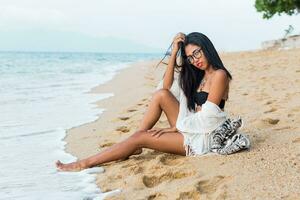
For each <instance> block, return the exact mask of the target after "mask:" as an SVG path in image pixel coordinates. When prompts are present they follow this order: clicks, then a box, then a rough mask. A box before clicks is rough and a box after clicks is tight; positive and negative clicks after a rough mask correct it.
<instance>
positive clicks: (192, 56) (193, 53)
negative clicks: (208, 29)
mask: <svg viewBox="0 0 300 200" xmlns="http://www.w3.org/2000/svg"><path fill="white" fill-rule="evenodd" d="M185 55H186V56H187V60H188V62H189V63H190V64H192V65H194V66H195V67H197V68H199V69H201V70H205V69H207V67H208V62H207V59H206V57H205V55H204V53H203V51H202V50H201V47H199V46H197V45H194V44H188V45H186V46H185Z"/></svg>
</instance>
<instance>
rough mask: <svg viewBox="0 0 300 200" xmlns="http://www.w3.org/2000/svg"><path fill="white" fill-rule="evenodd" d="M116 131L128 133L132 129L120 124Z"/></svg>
mask: <svg viewBox="0 0 300 200" xmlns="http://www.w3.org/2000/svg"><path fill="white" fill-rule="evenodd" d="M116 131H120V132H122V133H128V132H129V131H130V129H129V128H128V127H127V126H120V127H118V128H117V129H116Z"/></svg>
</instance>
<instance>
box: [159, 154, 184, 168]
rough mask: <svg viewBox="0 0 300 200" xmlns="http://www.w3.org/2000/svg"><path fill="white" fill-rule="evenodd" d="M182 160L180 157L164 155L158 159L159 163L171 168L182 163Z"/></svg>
mask: <svg viewBox="0 0 300 200" xmlns="http://www.w3.org/2000/svg"><path fill="white" fill-rule="evenodd" d="M182 159H183V157H182V156H178V155H173V154H165V155H163V156H162V157H161V158H160V159H159V161H160V162H161V163H162V164H164V165H168V166H173V165H178V164H181V163H183V160H182Z"/></svg>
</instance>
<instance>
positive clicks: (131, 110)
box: [127, 109, 137, 112]
mask: <svg viewBox="0 0 300 200" xmlns="http://www.w3.org/2000/svg"><path fill="white" fill-rule="evenodd" d="M127 111H128V112H135V111H137V110H136V109H129V110H127Z"/></svg>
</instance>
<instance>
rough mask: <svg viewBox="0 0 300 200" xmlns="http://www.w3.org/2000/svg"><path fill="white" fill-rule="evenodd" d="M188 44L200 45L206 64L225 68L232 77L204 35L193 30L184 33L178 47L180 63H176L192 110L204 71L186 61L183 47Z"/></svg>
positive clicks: (180, 80)
mask: <svg viewBox="0 0 300 200" xmlns="http://www.w3.org/2000/svg"><path fill="white" fill-rule="evenodd" d="M188 44H193V45H197V46H199V47H201V49H202V51H203V53H204V56H205V57H206V59H207V61H208V64H209V65H211V66H212V68H213V69H215V70H217V69H223V70H225V71H226V74H227V76H228V78H229V79H232V76H231V75H230V73H229V72H228V70H227V69H226V68H225V67H224V65H223V63H222V61H221V59H220V57H219V54H218V52H217V51H216V49H215V47H214V45H213V44H212V42H211V41H210V40H209V38H208V37H207V36H206V35H204V34H202V33H198V32H193V33H190V34H188V35H186V38H185V41H184V43H183V45H182V46H181V48H180V54H181V62H180V64H178V63H177V65H178V66H179V67H180V68H181V69H180V74H179V84H180V87H181V89H182V90H183V92H184V94H185V96H186V98H187V107H188V109H189V110H190V111H192V110H195V95H196V92H197V88H198V87H199V85H200V82H201V80H202V79H203V77H204V73H205V72H204V70H201V69H198V68H196V67H195V66H193V65H191V64H189V63H188V62H187V60H186V58H187V56H186V54H185V50H184V49H185V46H187V45H188Z"/></svg>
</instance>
